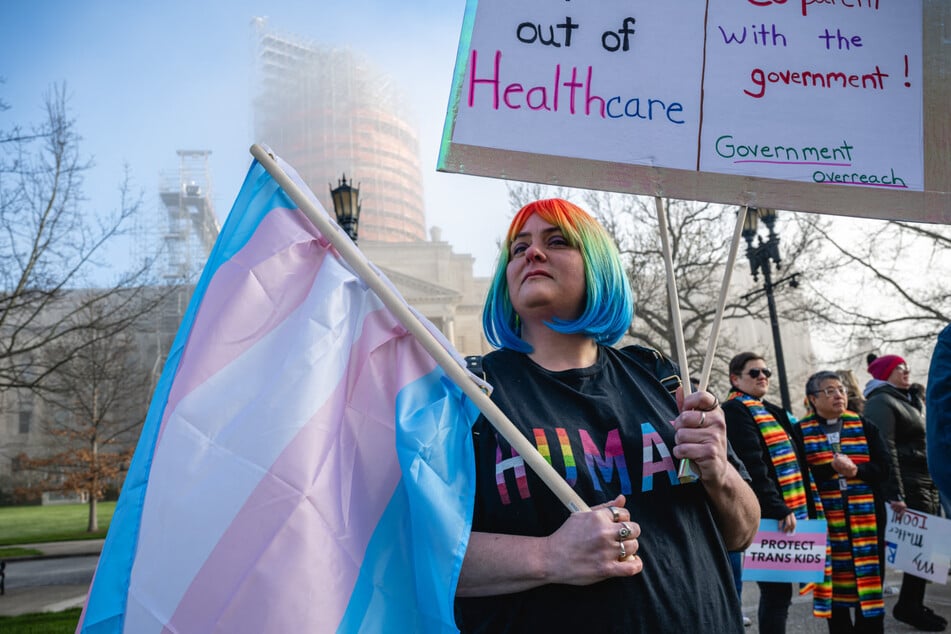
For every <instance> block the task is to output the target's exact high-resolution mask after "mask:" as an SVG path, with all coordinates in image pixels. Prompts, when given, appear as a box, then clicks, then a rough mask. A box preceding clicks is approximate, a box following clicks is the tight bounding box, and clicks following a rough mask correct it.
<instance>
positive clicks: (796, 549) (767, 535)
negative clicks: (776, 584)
mask: <svg viewBox="0 0 951 634" xmlns="http://www.w3.org/2000/svg"><path fill="white" fill-rule="evenodd" d="M827 541H828V540H827V536H826V522H825V520H799V521H798V522H797V523H796V532H795V533H793V534H792V535H787V534H786V533H784V532H782V531H781V530H779V522H778V521H777V520H760V525H759V531H758V532H757V533H756V537H754V538H753V543H752V544H750V546H749V548H747V549H746V552H745V553H744V555H743V581H789V582H792V583H800V582H801V583H809V582H812V581H822V580H823V578H824V574H825V562H826V542H827Z"/></svg>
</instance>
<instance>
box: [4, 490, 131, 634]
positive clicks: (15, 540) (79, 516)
mask: <svg viewBox="0 0 951 634" xmlns="http://www.w3.org/2000/svg"><path fill="white" fill-rule="evenodd" d="M115 509H116V503H115V502H100V503H99V504H98V506H97V508H96V511H97V512H96V515H97V517H98V519H99V530H98V531H97V532H95V533H87V532H86V526H87V524H88V523H89V506H88V505H86V504H57V505H50V506H5V507H0V546H16V545H18V544H31V543H42V542H60V541H71V540H75V539H97V538H101V537H105V536H106V530H107V529H108V528H109V522H110V521H111V520H112V513H113V511H115ZM0 629H3V628H0ZM3 631H4V632H6V630H3ZM43 631H45V630H43Z"/></svg>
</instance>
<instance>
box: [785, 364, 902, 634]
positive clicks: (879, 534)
mask: <svg viewBox="0 0 951 634" xmlns="http://www.w3.org/2000/svg"><path fill="white" fill-rule="evenodd" d="M806 399H807V402H808V404H809V409H810V414H809V415H808V416H806V417H805V418H803V419H802V420H800V421H799V428H800V430H801V433H802V438H803V445H804V447H805V450H806V460H807V461H808V463H809V470H810V471H811V472H812V475H813V479H814V481H815V483H816V486H817V487H818V488H819V495H820V497H821V500H822V508H823V513H824V515H825V519H826V522H827V525H828V531H829V544H830V545H831V550H832V557H831V568H832V570H831V573H832V575H831V576H832V606H831V618H830V619H829V621H828V624H829V632H831V633H832V634H837V633H840V632H843V633H844V632H874V633H879V632H883V631H884V626H885V601H884V598H883V596H882V595H883V593H882V579H883V578H884V572H885V568H884V564H885V560H884V554H885V550H884V549H885V530H884V525H883V521H882V520H883V519H884V510H885V503H884V500H885V496H884V495H883V492H882V488H883V487H884V486H886V483H887V481H888V453H887V451H886V449H885V443H884V441H883V440H882V437H881V435H880V434H879V433H878V430H877V429H876V427H875V426H874V425H872V424H871V423H869V422H867V421H866V420H864V419H863V418H862V417H861V416H859V415H858V414H856V413H855V412H852V411H849V410H848V409H847V408H846V403H847V402H848V390H847V389H846V387H845V385H844V384H843V383H842V379H841V377H840V376H839V375H838V374H836V373H835V372H832V371H828V370H824V371H821V372H816V373H815V374H813V375H812V376H811V377H809V380H808V381H807V382H806ZM866 411H867V410H866ZM826 566H827V569H828V567H829V561H828V560H827V562H826ZM853 610H854V617H853Z"/></svg>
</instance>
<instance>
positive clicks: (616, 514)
mask: <svg viewBox="0 0 951 634" xmlns="http://www.w3.org/2000/svg"><path fill="white" fill-rule="evenodd" d="M608 510H609V511H611V517H613V518H614V521H615V522H620V521H621V514H620V513H619V512H618V507H616V506H609V507H608Z"/></svg>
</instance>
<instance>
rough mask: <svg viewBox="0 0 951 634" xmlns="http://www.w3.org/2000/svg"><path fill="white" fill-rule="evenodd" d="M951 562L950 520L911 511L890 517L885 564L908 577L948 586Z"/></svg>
mask: <svg viewBox="0 0 951 634" xmlns="http://www.w3.org/2000/svg"><path fill="white" fill-rule="evenodd" d="M949 560H951V521H949V520H946V519H942V518H940V517H935V516H934V515H929V514H928V513H923V512H921V511H914V510H912V509H907V510H905V511H904V512H903V513H902V514H901V516H898V515H896V514H895V513H894V512H891V513H889V515H888V525H887V527H886V529H885V561H886V562H888V564H889V565H890V566H891V567H893V568H896V569H898V570H901V571H902V572H907V573H909V574H912V575H915V576H916V577H921V578H923V579H928V580H929V581H935V582H937V583H947V581H948V566H949Z"/></svg>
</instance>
